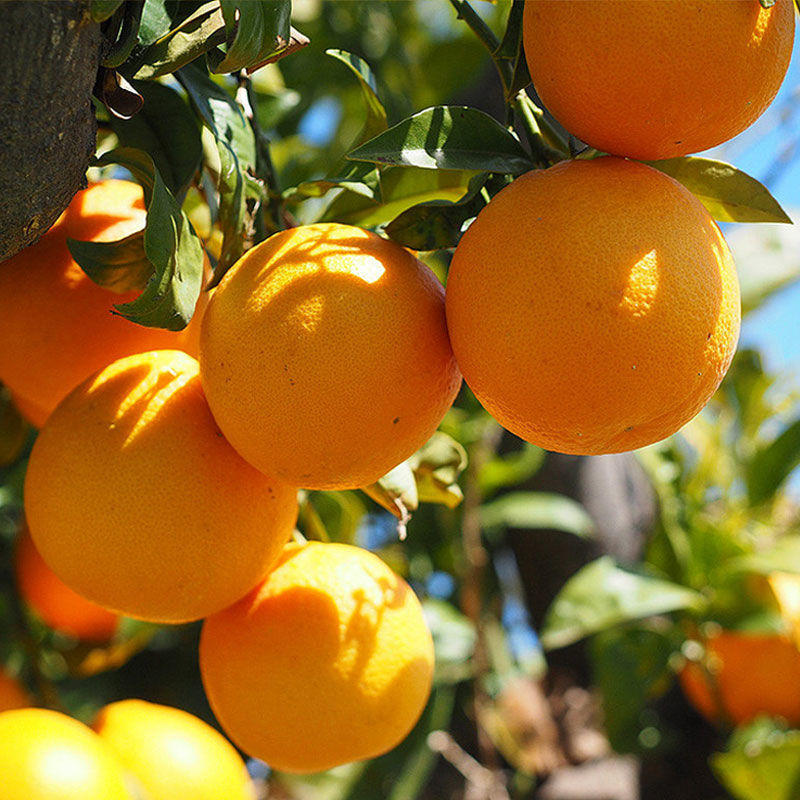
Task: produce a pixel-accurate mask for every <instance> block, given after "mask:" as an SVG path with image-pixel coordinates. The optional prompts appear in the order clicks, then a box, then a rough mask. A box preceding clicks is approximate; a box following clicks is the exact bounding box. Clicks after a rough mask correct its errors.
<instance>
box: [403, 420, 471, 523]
mask: <svg viewBox="0 0 800 800" xmlns="http://www.w3.org/2000/svg"><path fill="white" fill-rule="evenodd" d="M408 464H409V465H410V467H411V469H412V470H413V471H414V478H415V479H416V486H417V492H418V495H419V500H420V502H423V503H440V504H441V505H445V506H447V507H448V508H455V507H456V506H457V505H458V504H459V503H460V502H461V501H462V500H463V498H464V495H463V494H462V493H461V487H460V486H459V485H458V479H459V476H460V475H461V473H462V472H463V471H464V469H465V468H466V466H467V451H466V450H465V449H464V448H463V447H462V446H461V445H460V444H459V443H458V442H457V441H456V440H455V439H453V438H452V437H451V436H448V435H447V434H446V433H442V432H441V431H436V433H434V434H433V436H431V438H430V439H429V440H428V441H427V442H426V443H425V444H424V445H423V446H422V447H421V448H420V449H419V450H417V452H416V453H414V455H413V456H411V458H409V460H408Z"/></svg>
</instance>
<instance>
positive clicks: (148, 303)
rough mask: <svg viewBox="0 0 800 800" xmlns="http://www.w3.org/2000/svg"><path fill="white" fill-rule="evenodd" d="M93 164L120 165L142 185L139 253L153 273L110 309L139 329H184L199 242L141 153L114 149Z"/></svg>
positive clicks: (192, 301)
mask: <svg viewBox="0 0 800 800" xmlns="http://www.w3.org/2000/svg"><path fill="white" fill-rule="evenodd" d="M95 163H96V165H97V166H107V165H108V164H120V165H122V166H123V167H125V168H126V169H127V170H129V171H130V172H131V173H133V175H134V176H135V177H136V179H137V180H138V181H139V183H141V184H142V188H143V189H144V195H145V201H146V203H147V222H146V224H145V229H144V251H145V254H146V255H147V260H148V261H149V262H150V264H151V265H152V267H153V271H152V274H151V276H150V279H149V280H148V282H147V285H146V287H145V289H144V291H143V292H142V293H141V294H140V295H139V296H138V297H137V298H136V299H135V300H132V301H131V302H129V303H125V304H123V305H120V306H115V309H116V310H117V312H118V313H119V314H121V315H122V316H123V317H125V318H126V319H129V320H130V321H131V322H136V323H137V324H139V325H145V326H148V327H154V328H167V329H169V330H181V329H182V328H185V327H186V325H187V324H188V322H189V320H190V319H191V318H192V314H193V313H194V307H195V305H196V304H197V298H198V297H199V296H200V290H201V288H202V284H203V246H202V244H201V243H200V239H199V238H198V237H197V234H196V233H195V232H194V230H193V229H192V226H191V225H190V223H189V220H188V219H187V218H186V215H185V214H184V213H183V212H182V211H181V208H180V206H179V205H178V203H177V201H176V200H175V198H174V197H173V196H172V193H171V192H170V191H169V189H168V188H167V186H166V184H165V183H164V181H163V180H162V178H161V176H160V175H159V173H158V170H157V169H156V168H155V166H154V164H153V160H152V159H151V158H150V156H149V155H147V153H144V152H142V151H141V150H136V149H134V148H131V147H120V148H117V149H116V150H112V151H110V152H108V153H104V154H103V155H102V156H100V157H99V158H97V159H96V160H95ZM78 263H80V262H78ZM90 277H91V276H90Z"/></svg>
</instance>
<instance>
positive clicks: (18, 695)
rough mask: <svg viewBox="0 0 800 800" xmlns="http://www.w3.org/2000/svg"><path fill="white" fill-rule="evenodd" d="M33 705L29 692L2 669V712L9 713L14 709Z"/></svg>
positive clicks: (0, 687) (0, 689)
mask: <svg viewBox="0 0 800 800" xmlns="http://www.w3.org/2000/svg"><path fill="white" fill-rule="evenodd" d="M32 705H33V700H31V697H30V695H29V694H28V692H27V691H26V690H25V689H24V688H23V686H22V684H21V683H20V682H19V681H18V680H17V679H16V678H14V677H12V676H11V675H9V673H8V672H6V671H5V670H4V669H2V668H0V711H9V710H10V709H12V708H26V707H28V706H32Z"/></svg>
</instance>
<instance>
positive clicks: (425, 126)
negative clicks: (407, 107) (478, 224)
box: [347, 106, 533, 174]
mask: <svg viewBox="0 0 800 800" xmlns="http://www.w3.org/2000/svg"><path fill="white" fill-rule="evenodd" d="M347 157H348V158H350V159H354V160H356V161H372V162H376V163H378V164H395V165H398V166H407V167H421V168H423V169H454V170H477V171H484V172H509V173H513V174H517V173H520V172H526V171H527V170H529V169H531V168H532V167H533V163H532V162H531V160H530V157H529V156H528V154H527V153H526V152H525V150H524V148H523V147H522V145H521V144H520V143H519V141H518V140H517V138H516V137H515V136H514V134H512V133H511V132H510V131H508V130H506V129H505V128H504V127H503V126H502V125H501V124H500V123H499V122H497V120H495V119H493V118H492V117H490V116H489V115H488V114H484V112H483V111H478V110H477V109H475V108H468V107H466V106H434V107H432V108H427V109H425V110H424V111H420V112H418V113H417V114H414V115H413V116H411V117H408V118H407V119H404V120H403V121H402V122H399V123H398V124H397V125H393V126H392V127H391V128H389V129H388V130H387V131H385V132H384V133H381V134H379V135H378V136H376V137H375V138H374V139H370V140H369V141H368V142H364V144H362V145H361V146H360V147H357V148H356V149H355V150H353V151H352V152H350V153H349V154H348V156H347Z"/></svg>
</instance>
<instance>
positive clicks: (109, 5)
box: [89, 0, 122, 22]
mask: <svg viewBox="0 0 800 800" xmlns="http://www.w3.org/2000/svg"><path fill="white" fill-rule="evenodd" d="M121 5H122V0H92V1H91V3H89V16H90V17H91V18H92V19H93V20H94V21H95V22H103V21H104V20H107V19H108V18H109V17H111V16H112V15H113V14H114V12H115V11H116V10H117V9H118V8H119V7H120V6H121Z"/></svg>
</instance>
